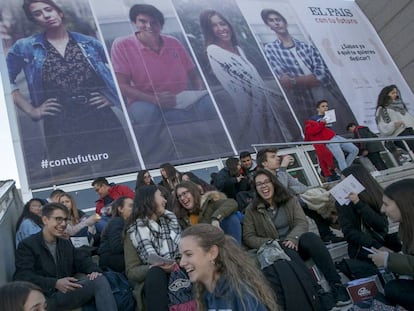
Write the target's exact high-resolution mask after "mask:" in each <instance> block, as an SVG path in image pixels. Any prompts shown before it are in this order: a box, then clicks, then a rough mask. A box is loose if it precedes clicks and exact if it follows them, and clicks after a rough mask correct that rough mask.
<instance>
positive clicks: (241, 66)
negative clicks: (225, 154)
mask: <svg viewBox="0 0 414 311" xmlns="http://www.w3.org/2000/svg"><path fill="white" fill-rule="evenodd" d="M200 26H201V30H202V32H203V36H204V45H205V49H206V53H207V57H208V61H209V64H210V67H211V70H212V71H213V73H214V75H215V76H216V78H217V80H218V81H219V82H220V84H221V85H222V87H223V88H224V90H225V91H227V93H228V94H229V95H230V96H231V98H232V102H233V103H232V105H230V106H231V107H232V111H231V116H232V119H231V122H233V123H236V124H237V125H239V126H240V128H239V130H238V132H234V131H232V133H231V135H232V137H233V139H234V140H235V143H236V146H237V148H238V149H243V148H245V149H246V148H251V146H250V144H252V143H261V142H268V138H269V137H272V139H276V137H278V138H277V139H278V140H282V141H291V140H292V139H293V134H292V133H293V132H294V127H293V126H292V125H290V126H289V125H288V122H289V121H290V115H289V116H288V115H287V114H285V113H284V112H283V114H284V117H283V118H281V117H280V116H279V114H280V113H281V110H280V109H284V108H285V106H286V105H285V103H283V107H281V106H278V104H279V103H278V102H277V97H278V96H277V95H276V94H273V93H272V92H271V89H270V88H269V87H267V86H266V84H265V82H264V81H263V79H262V77H261V76H260V74H259V72H258V71H257V69H256V67H255V66H254V65H253V64H252V63H251V62H250V61H249V60H248V59H247V57H246V54H245V52H244V51H243V50H242V48H241V47H240V45H239V43H238V40H237V36H236V33H235V31H234V28H233V26H232V25H231V24H230V22H229V21H228V20H227V19H226V18H225V17H224V16H223V15H222V14H221V13H219V12H217V11H215V10H212V9H208V10H205V11H202V12H201V13H200ZM280 99H281V98H280ZM258 124H260V126H258ZM231 126H232V125H231V124H230V127H231ZM269 135H270V136H269Z"/></svg>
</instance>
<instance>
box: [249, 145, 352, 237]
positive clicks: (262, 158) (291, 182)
mask: <svg viewBox="0 0 414 311" xmlns="http://www.w3.org/2000/svg"><path fill="white" fill-rule="evenodd" d="M256 159H257V166H258V167H259V168H264V169H265V170H268V171H270V172H271V173H272V174H275V175H276V177H277V179H278V180H279V182H280V183H281V184H282V185H283V186H284V187H285V188H286V189H287V190H288V191H289V192H290V193H291V194H293V195H296V196H297V198H298V200H299V202H300V205H301V206H302V208H303V211H304V212H305V214H306V216H309V217H310V218H312V219H313V220H314V221H315V224H316V226H317V228H318V231H319V235H320V237H321V239H322V240H323V241H324V242H326V243H337V242H341V241H343V240H344V239H343V238H341V237H338V236H336V235H335V234H334V233H333V232H332V230H331V229H330V221H329V220H327V219H325V218H323V217H322V216H321V215H319V214H318V213H317V212H316V211H314V210H311V209H309V208H308V206H307V204H306V203H305V202H304V201H303V200H302V199H301V198H300V194H302V193H304V192H305V191H306V190H308V187H307V186H306V185H304V184H302V183H301V182H300V181H299V180H298V179H296V178H294V177H292V176H291V175H290V174H289V173H288V172H287V167H288V166H289V165H291V164H293V163H294V161H295V159H294V157H292V156H291V155H285V156H283V158H282V159H281V158H280V157H279V156H278V155H277V149H276V148H265V149H261V150H259V151H258V153H257V156H256Z"/></svg>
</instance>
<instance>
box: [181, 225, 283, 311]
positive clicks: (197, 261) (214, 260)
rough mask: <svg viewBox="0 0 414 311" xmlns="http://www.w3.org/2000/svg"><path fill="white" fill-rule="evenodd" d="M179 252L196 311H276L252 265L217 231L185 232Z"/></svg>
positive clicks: (207, 227)
mask: <svg viewBox="0 0 414 311" xmlns="http://www.w3.org/2000/svg"><path fill="white" fill-rule="evenodd" d="M179 249H180V254H181V260H180V266H181V267H182V268H184V269H185V270H186V271H187V273H188V276H189V278H190V281H191V282H192V283H194V284H195V297H196V300H197V304H198V310H234V311H236V310H237V311H248V310H257V311H266V310H267V311H277V310H278V307H277V304H276V302H275V300H274V296H273V293H272V290H271V289H270V288H269V286H268V285H267V284H268V283H267V282H266V280H265V279H264V277H263V274H262V273H261V272H260V270H258V268H257V266H256V264H255V263H254V262H253V261H252V259H251V258H250V257H249V256H248V255H247V253H246V252H244V251H243V250H242V249H241V248H240V247H239V246H238V245H237V244H236V243H235V241H234V239H232V238H231V237H229V236H227V235H225V234H224V232H223V231H222V230H220V229H219V228H217V227H214V226H212V225H210V224H197V225H194V226H191V227H189V228H187V229H186V230H184V231H183V233H182V236H181V241H180V245H179ZM240 276H243V277H240Z"/></svg>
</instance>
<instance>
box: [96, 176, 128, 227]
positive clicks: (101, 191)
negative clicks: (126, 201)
mask: <svg viewBox="0 0 414 311" xmlns="http://www.w3.org/2000/svg"><path fill="white" fill-rule="evenodd" d="M92 187H93V188H94V189H95V191H96V193H97V194H98V195H99V199H98V200H97V201H96V213H97V214H99V215H101V216H102V219H101V221H99V222H98V223H97V224H96V225H95V227H96V230H97V231H98V233H100V232H102V229H103V228H104V227H105V225H106V223H107V222H108V221H109V217H110V215H111V212H110V211H111V207H110V205H111V204H112V202H113V201H115V200H116V199H118V198H119V197H123V196H125V197H128V198H130V199H132V200H133V199H134V198H135V192H134V191H132V189H131V188H129V187H128V186H124V185H115V184H109V183H108V180H107V179H106V178H105V177H98V178H96V179H95V180H94V181H93V182H92Z"/></svg>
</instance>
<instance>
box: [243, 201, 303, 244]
mask: <svg viewBox="0 0 414 311" xmlns="http://www.w3.org/2000/svg"><path fill="white" fill-rule="evenodd" d="M279 208H284V209H285V210H286V215H287V217H288V222H289V228H290V231H289V234H288V235H287V237H286V240H289V241H292V242H294V243H296V244H298V241H299V238H300V236H301V235H302V234H303V233H305V232H307V231H308V228H309V225H308V220H307V219H306V216H305V213H304V212H303V210H302V207H301V206H300V204H299V202H298V200H297V199H296V197H292V198H291V199H290V200H289V201H288V202H287V203H286V204H285V205H282V206H280V207H279ZM278 238H279V234H278V232H277V230H276V227H275V226H274V224H273V222H272V220H271V219H270V217H269V215H268V214H267V213H266V207H265V206H264V204H259V205H258V206H257V207H253V205H252V203H250V205H249V206H248V207H247V208H246V214H245V216H244V221H243V242H244V244H245V245H246V246H247V247H248V248H253V249H258V248H260V246H261V245H262V244H264V243H265V242H267V241H269V240H275V239H278Z"/></svg>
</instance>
